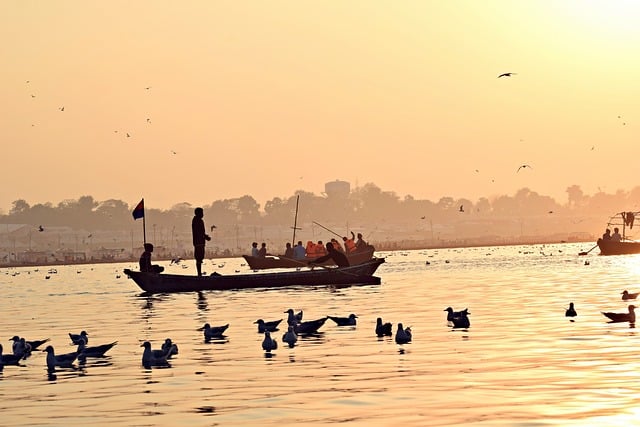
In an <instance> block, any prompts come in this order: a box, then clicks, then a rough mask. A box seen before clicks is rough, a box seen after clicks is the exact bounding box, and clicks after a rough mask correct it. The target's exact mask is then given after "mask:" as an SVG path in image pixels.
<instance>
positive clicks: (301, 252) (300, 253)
mask: <svg viewBox="0 0 640 427" xmlns="http://www.w3.org/2000/svg"><path fill="white" fill-rule="evenodd" d="M306 254H307V251H306V250H305V249H304V246H302V240H298V244H297V245H296V246H295V247H294V248H293V257H294V258H295V259H304V258H305V256H306Z"/></svg>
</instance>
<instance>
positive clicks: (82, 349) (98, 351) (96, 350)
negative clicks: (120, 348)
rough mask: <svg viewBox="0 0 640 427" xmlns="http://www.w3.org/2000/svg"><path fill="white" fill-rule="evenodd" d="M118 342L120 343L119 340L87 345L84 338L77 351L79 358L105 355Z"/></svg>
mask: <svg viewBox="0 0 640 427" xmlns="http://www.w3.org/2000/svg"><path fill="white" fill-rule="evenodd" d="M116 344H118V341H114V342H112V343H109V344H101V345H96V346H91V347H87V345H86V343H85V342H84V340H80V343H79V344H78V351H77V353H78V359H86V358H87V357H104V354H105V353H106V352H107V351H109V350H111V349H112V348H113V347H114V346H115V345H116Z"/></svg>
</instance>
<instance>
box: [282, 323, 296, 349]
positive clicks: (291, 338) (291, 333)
mask: <svg viewBox="0 0 640 427" xmlns="http://www.w3.org/2000/svg"><path fill="white" fill-rule="evenodd" d="M294 329H295V328H294V327H293V326H289V330H288V331H287V332H285V333H284V335H282V342H286V343H287V344H289V347H293V346H294V345H295V344H296V341H298V336H297V335H296V331H295V330H294Z"/></svg>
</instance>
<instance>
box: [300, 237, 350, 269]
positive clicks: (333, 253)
mask: <svg viewBox="0 0 640 427" xmlns="http://www.w3.org/2000/svg"><path fill="white" fill-rule="evenodd" d="M329 259H332V260H333V262H334V263H335V264H336V265H337V266H338V267H349V260H348V259H347V256H346V255H345V254H343V253H342V252H339V251H338V250H336V249H335V248H334V247H333V245H332V244H331V242H327V254H326V255H323V256H321V257H320V258H316V259H314V260H311V261H309V265H313V264H321V263H323V262H325V261H327V260H329Z"/></svg>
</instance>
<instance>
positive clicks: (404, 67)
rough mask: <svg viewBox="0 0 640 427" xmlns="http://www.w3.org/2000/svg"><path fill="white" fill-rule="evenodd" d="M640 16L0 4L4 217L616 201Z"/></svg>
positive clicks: (596, 6) (233, 4)
mask: <svg viewBox="0 0 640 427" xmlns="http://www.w3.org/2000/svg"><path fill="white" fill-rule="evenodd" d="M107 5H108V6H107ZM638 22H640V2H636V1H633V0H626V1H625V0H619V1H615V0H612V1H605V0H602V1H596V0H575V1H562V0H556V1H545V0H531V1H518V0H503V1H497V0H494V1H491V0H483V1H472V0H469V1H456V0H447V1H428V0H421V1H417V0H416V1H400V2H388V1H373V0H372V1H367V2H362V1H344V0H333V1H332V0H329V1H322V2H311V1H300V0H290V1H289V0H285V1H273V2H267V1H212V0H211V1H210V0H202V1H185V2H171V1H134V2H132V1H110V2H106V3H105V2H98V1H86V0H85V1H62V0H61V1H50V2H41V1H11V2H4V3H3V4H2V7H1V13H0V40H1V41H0V54H1V57H2V58H3V66H2V69H1V70H0V75H1V76H2V77H1V78H0V92H1V93H2V102H0V129H2V141H3V143H2V148H3V150H2V159H3V162H2V168H1V169H0V179H1V180H2V182H3V184H4V185H3V191H2V192H0V209H1V210H4V211H5V212H6V211H8V210H9V208H10V206H11V202H12V201H14V200H16V199H20V198H22V199H25V200H27V202H29V203H30V204H35V203H43V202H47V201H49V202H53V203H54V204H57V203H58V202H59V201H61V200H64V199H77V198H78V197H80V196H82V195H92V196H93V197H94V198H95V199H96V200H100V201H101V200H106V199H110V198H116V199H122V200H124V201H127V202H129V203H130V204H135V203H137V201H139V199H140V198H141V197H144V198H145V200H146V204H147V206H148V207H158V208H168V207H170V206H172V205H173V204H175V203H179V202H189V203H192V204H194V205H204V204H209V203H211V202H212V201H213V200H218V199H223V198H231V197H240V196H242V195H245V194H249V195H252V196H253V197H255V198H256V200H258V202H260V203H262V204H264V202H265V201H266V200H268V199H271V198H273V197H288V196H291V195H293V193H294V191H295V190H297V189H303V190H306V191H311V192H314V193H316V194H320V193H321V192H322V191H323V190H324V183H325V182H327V181H333V180H335V179H341V180H346V181H349V182H351V184H352V186H355V185H356V184H359V185H362V184H365V183H367V182H373V183H375V184H376V185H378V186H379V187H380V188H382V189H383V190H389V191H395V192H396V193H397V194H398V195H399V196H400V197H404V196H405V195H408V194H410V195H412V196H413V197H414V198H418V199H430V200H433V201H437V200H438V199H439V198H440V197H442V196H453V197H466V198H469V199H472V200H476V199H477V198H479V197H491V196H492V195H498V194H513V193H515V191H517V190H518V189H520V188H522V187H528V188H530V189H531V190H533V191H537V192H539V193H541V194H544V195H550V196H552V197H554V198H556V200H558V201H559V202H564V201H565V200H566V192H565V190H566V188H567V187H568V186H570V185H574V184H577V185H581V186H582V188H583V190H584V191H585V192H586V193H588V194H592V193H595V192H597V191H598V189H601V190H602V191H606V192H615V191H616V190H617V189H625V190H628V189H630V188H632V187H634V186H636V185H640V182H639V181H638V180H637V179H636V170H637V167H636V166H635V161H636V159H638V154H640V144H639V143H638V138H637V136H638V129H640V111H639V108H640V107H639V105H640V55H639V53H640V25H638ZM504 72H515V73H517V74H516V75H514V76H511V77H506V78H497V76H498V75H499V74H500V73H504ZM147 87H150V89H146V88H147ZM34 96H35V97H34ZM62 107H64V111H61V110H60V109H61V108H62ZM618 116H620V117H618ZM116 131H117V132H116ZM127 133H128V134H129V135H130V136H129V137H127V136H126V134H127ZM173 152H175V154H174V153H173ZM525 163H526V164H529V165H531V166H532V168H531V169H523V170H520V172H516V170H517V168H518V166H520V165H521V164H525Z"/></svg>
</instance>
